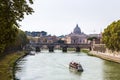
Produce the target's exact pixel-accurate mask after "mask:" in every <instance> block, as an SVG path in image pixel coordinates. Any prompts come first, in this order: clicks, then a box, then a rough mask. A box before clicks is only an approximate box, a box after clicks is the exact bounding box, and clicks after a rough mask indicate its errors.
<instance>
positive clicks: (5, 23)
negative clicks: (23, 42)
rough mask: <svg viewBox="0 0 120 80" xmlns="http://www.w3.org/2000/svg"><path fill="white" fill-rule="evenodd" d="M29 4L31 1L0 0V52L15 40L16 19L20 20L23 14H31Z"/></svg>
mask: <svg viewBox="0 0 120 80" xmlns="http://www.w3.org/2000/svg"><path fill="white" fill-rule="evenodd" d="M29 4H33V1H32V0H0V53H2V52H3V51H4V48H5V47H6V46H7V45H9V44H10V43H12V42H14V41H15V39H16V36H17V34H18V28H17V27H19V24H18V21H22V19H23V18H24V15H25V14H26V15H29V14H32V12H33V9H32V8H31V7H30V6H29ZM15 26H17V27H15Z"/></svg>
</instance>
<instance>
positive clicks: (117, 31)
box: [102, 20, 120, 51]
mask: <svg viewBox="0 0 120 80" xmlns="http://www.w3.org/2000/svg"><path fill="white" fill-rule="evenodd" d="M102 41H103V43H105V44H106V47H107V48H108V49H110V50H112V51H120V20H118V21H115V22H113V23H112V24H110V25H109V26H108V27H107V28H106V29H105V30H104V32H103V34H102Z"/></svg>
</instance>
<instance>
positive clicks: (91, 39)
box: [87, 37, 97, 41]
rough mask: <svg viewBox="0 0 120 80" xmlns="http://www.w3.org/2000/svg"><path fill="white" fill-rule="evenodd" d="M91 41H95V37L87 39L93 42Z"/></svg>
mask: <svg viewBox="0 0 120 80" xmlns="http://www.w3.org/2000/svg"><path fill="white" fill-rule="evenodd" d="M93 39H97V37H89V38H88V39H87V40H90V41H93Z"/></svg>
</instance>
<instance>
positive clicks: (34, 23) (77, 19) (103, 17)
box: [20, 0, 120, 35]
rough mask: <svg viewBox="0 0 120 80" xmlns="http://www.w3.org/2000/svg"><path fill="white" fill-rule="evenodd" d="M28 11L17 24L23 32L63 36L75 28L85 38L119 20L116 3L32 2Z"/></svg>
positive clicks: (92, 0)
mask: <svg viewBox="0 0 120 80" xmlns="http://www.w3.org/2000/svg"><path fill="white" fill-rule="evenodd" d="M32 7H33V9H34V11H35V13H33V14H32V15H29V16H25V18H24V20H23V21H22V22H21V23H20V24H21V29H22V30H24V31H47V32H48V34H52V35H62V34H63V35H66V34H69V33H71V32H72V31H73V29H74V28H75V26H76V24H78V25H79V27H80V28H81V31H82V32H84V33H86V34H92V33H100V32H101V31H103V30H104V28H106V27H107V25H109V24H110V23H112V22H113V21H116V20H118V19H120V0H34V4H33V5H32Z"/></svg>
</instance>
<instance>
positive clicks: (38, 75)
mask: <svg viewBox="0 0 120 80" xmlns="http://www.w3.org/2000/svg"><path fill="white" fill-rule="evenodd" d="M71 61H76V62H80V63H81V65H82V67H83V69H84V71H83V72H81V73H76V72H72V71H70V70H69V63H70V62H71ZM16 67H17V70H16V74H15V76H16V78H17V79H18V80H120V64H118V63H113V62H109V61H105V60H102V59H100V58H96V57H93V56H88V55H87V54H85V53H82V52H80V53H76V52H67V53H63V52H62V51H60V50H56V51H55V52H53V53H49V52H48V51H42V52H40V53H35V55H28V56H26V57H25V58H23V59H22V60H20V61H19V62H18V64H17V66H16Z"/></svg>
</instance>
